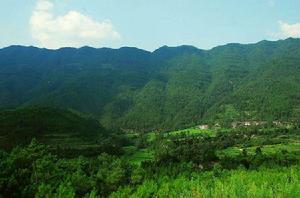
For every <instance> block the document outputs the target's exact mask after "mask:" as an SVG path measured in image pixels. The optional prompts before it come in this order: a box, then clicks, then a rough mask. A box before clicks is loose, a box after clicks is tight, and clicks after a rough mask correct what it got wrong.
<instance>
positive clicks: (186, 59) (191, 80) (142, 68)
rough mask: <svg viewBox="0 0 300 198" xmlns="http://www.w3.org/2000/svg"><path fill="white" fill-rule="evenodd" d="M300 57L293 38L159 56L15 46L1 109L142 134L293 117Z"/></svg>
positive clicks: (7, 55)
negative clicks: (44, 109)
mask: <svg viewBox="0 0 300 198" xmlns="http://www.w3.org/2000/svg"><path fill="white" fill-rule="evenodd" d="M299 57H300V39H292V38H290V39H286V40H280V41H274V42H271V41H261V42H259V43H256V44H247V45H242V44H227V45H224V46H219V47H215V48H213V49H211V50H200V49H197V48H195V47H192V46H180V47H167V46H164V47H161V48H159V49H157V50H155V51H154V52H148V51H144V50H141V49H137V48H129V47H124V48H120V49H109V48H101V49H95V48H90V47H83V48H79V49H76V48H61V49H58V50H48V49H40V48H35V47H22V46H11V47H7V48H3V49H1V50H0V65H1V67H0V90H1V92H0V108H2V109H7V108H16V107H26V106H32V105H40V106H51V107H59V108H64V109H73V110H74V111H78V112H83V113H86V114H90V115H91V116H93V117H94V118H95V119H98V120H100V122H101V124H102V125H103V126H105V127H106V128H110V129H119V128H122V129H123V130H139V131H150V130H173V129H178V128H184V127H190V126H194V125H196V124H200V123H208V124H216V123H219V124H226V123H223V122H224V120H226V121H227V124H228V122H230V120H246V119H249V120H264V121H267V120H284V121H287V120H295V119H299V115H300V106H299V100H300V95H299V93H300V85H299V82H300V79H299V78H300V67H299V65H300V59H299ZM229 114H230V115H229ZM224 117H227V118H228V119H224Z"/></svg>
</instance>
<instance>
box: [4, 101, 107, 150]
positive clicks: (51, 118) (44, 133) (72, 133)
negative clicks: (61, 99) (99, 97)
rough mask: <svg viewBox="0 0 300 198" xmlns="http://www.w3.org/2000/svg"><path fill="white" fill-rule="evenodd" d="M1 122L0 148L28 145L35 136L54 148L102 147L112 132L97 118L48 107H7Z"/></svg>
mask: <svg viewBox="0 0 300 198" xmlns="http://www.w3.org/2000/svg"><path fill="white" fill-rule="evenodd" d="M0 123H1V126H0V147H1V148H6V149H10V148H12V147H14V146H16V145H26V144H29V143H30V142H31V140H32V139H33V138H35V139H37V140H38V141H39V142H43V143H45V144H47V145H50V146H51V147H52V148H55V149H57V148H59V149H78V150H80V149H87V148H91V147H95V148H98V149H99V147H100V146H101V145H102V144H104V143H105V142H107V139H108V135H109V132H108V131H107V130H106V129H104V128H103V127H102V126H101V125H100V124H99V122H98V121H97V120H94V119H91V118H89V117H83V116H81V115H79V114H78V113H75V112H72V111H70V110H60V109H55V108H48V107H29V108H21V109H16V110H4V111H1V112H0ZM108 148H109V147H108ZM99 150H100V149H99Z"/></svg>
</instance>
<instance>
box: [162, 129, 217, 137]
mask: <svg viewBox="0 0 300 198" xmlns="http://www.w3.org/2000/svg"><path fill="white" fill-rule="evenodd" d="M166 134H168V135H171V136H173V135H208V136H210V137H214V136H215V135H216V131H215V130H212V129H199V128H197V127H192V128H187V129H182V130H177V131H171V132H167V133H166Z"/></svg>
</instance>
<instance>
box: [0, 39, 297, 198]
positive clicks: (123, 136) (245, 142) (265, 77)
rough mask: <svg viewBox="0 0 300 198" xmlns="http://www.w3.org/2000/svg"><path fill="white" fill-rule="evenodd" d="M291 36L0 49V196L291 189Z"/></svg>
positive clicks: (285, 192)
mask: <svg viewBox="0 0 300 198" xmlns="http://www.w3.org/2000/svg"><path fill="white" fill-rule="evenodd" d="M299 102H300V39H292V38H290V39H286V40H279V41H273V42H271V41H261V42H259V43H256V44H247V45H243V44H227V45H224V46H219V47H215V48H213V49H211V50H201V49H197V48H195V47H192V46H179V47H168V46H163V47H161V48H159V49H157V50H155V51H154V52H148V51H145V50H141V49H137V48H129V47H123V48H120V49H110V48H100V49H96V48H90V47H82V48H78V49H77V48H61V49H58V50H49V49H44V48H43V49H42V48H36V47H24V46H10V47H7V48H3V49H0V198H2V197H3V198H4V197H5V198H6V197H25V198H27V197H28V198H30V197H36V198H44V197H45V198H52V197H54V198H55V197H56V198H73V197H85V198H96V197H112V198H122V197H124V198H125V197H126V198H127V197H133V198H134V197H137V198H139V197H146V198H147V197H149V198H150V197H197V198H198V197H203V198H204V197H205V198H206V197H247V198H253V197H262V198H265V197H270V198H271V197H272V198H273V197H295V198H296V197H299V195H300V103H299Z"/></svg>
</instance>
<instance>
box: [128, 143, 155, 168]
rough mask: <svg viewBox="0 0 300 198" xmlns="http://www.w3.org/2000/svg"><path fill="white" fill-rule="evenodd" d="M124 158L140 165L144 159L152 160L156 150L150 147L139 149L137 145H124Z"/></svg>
mask: <svg viewBox="0 0 300 198" xmlns="http://www.w3.org/2000/svg"><path fill="white" fill-rule="evenodd" d="M124 150H125V156H124V158H125V159H126V160H128V161H129V162H130V163H132V164H136V165H139V164H141V162H143V161H147V160H152V159H153V158H154V152H153V151H152V150H151V149H149V148H146V149H138V148H136V147H135V146H128V147H124Z"/></svg>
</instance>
